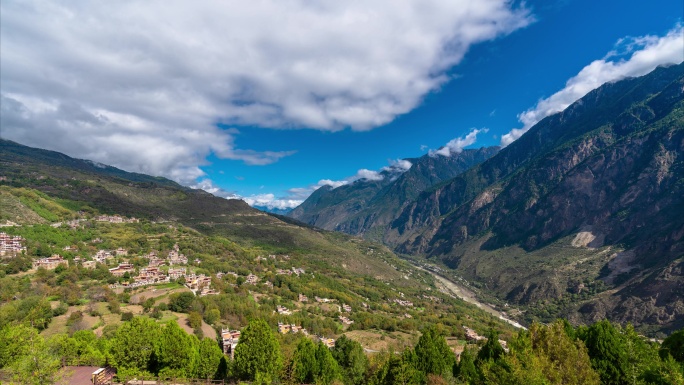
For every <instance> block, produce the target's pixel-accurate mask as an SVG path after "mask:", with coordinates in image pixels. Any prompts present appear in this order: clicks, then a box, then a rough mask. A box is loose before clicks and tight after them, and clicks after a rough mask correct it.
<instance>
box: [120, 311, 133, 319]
mask: <svg viewBox="0 0 684 385" xmlns="http://www.w3.org/2000/svg"><path fill="white" fill-rule="evenodd" d="M132 319H133V313H131V312H130V311H127V312H123V313H121V320H122V321H124V322H125V321H130V320H132Z"/></svg>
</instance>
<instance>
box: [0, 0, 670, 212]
mask: <svg viewBox="0 0 684 385" xmlns="http://www.w3.org/2000/svg"><path fill="white" fill-rule="evenodd" d="M286 3H287V5H288V6H289V8H288V9H287V10H284V9H279V8H278V7H279V6H280V5H274V4H273V3H269V2H268V1H266V2H264V4H266V5H265V6H263V7H262V8H261V9H260V10H258V11H255V10H254V9H242V8H239V7H241V6H240V5H238V4H240V2H227V4H228V7H229V8H228V9H214V8H213V7H215V6H216V3H209V2H208V3H207V4H203V5H202V6H196V7H191V8H190V9H187V8H185V7H187V6H186V5H184V4H183V2H174V1H172V2H155V1H151V2H147V3H144V4H140V5H138V6H136V7H135V8H134V9H128V10H127V9H123V10H117V11H116V12H114V14H113V15H112V10H110V9H106V6H105V7H103V6H101V5H92V4H90V3H89V2H85V1H84V2H81V1H74V2H59V1H55V2H52V3H51V4H52V7H44V6H43V7H41V4H40V3H32V2H31V1H29V2H27V3H24V4H22V3H21V2H13V1H8V2H3V3H2V9H1V11H2V13H0V17H1V18H2V20H0V21H1V23H0V28H2V29H1V33H2V34H1V37H2V45H0V49H1V50H2V51H1V52H0V53H2V56H1V58H0V60H2V62H1V63H0V64H1V65H2V66H1V67H0V68H2V71H1V79H0V80H2V82H1V83H0V91H1V92H2V97H3V115H2V131H0V133H1V134H2V136H3V137H4V138H9V139H12V140H16V141H18V142H20V143H23V144H27V145H34V146H38V147H43V148H49V149H53V150H57V151H62V152H65V153H67V154H69V155H72V156H77V157H81V158H87V159H93V160H96V161H99V162H102V163H107V164H112V165H115V166H118V167H121V168H124V169H127V170H130V171H138V172H146V173H151V174H155V175H163V176H166V177H170V178H172V179H175V180H177V181H179V182H181V183H184V184H186V185H192V186H198V187H203V188H205V189H206V190H208V191H211V192H214V193H216V194H218V195H222V196H227V197H242V198H246V200H248V202H250V203H252V204H264V205H272V206H278V207H291V206H294V205H296V204H297V203H298V202H300V201H301V200H302V199H304V198H305V197H306V195H307V194H309V193H310V192H311V191H313V189H314V188H316V187H317V186H319V185H321V184H323V183H326V182H321V181H325V180H327V181H329V183H332V184H334V183H337V184H340V183H345V181H347V182H348V181H350V180H353V179H355V178H358V177H359V175H358V174H357V172H358V170H360V169H367V170H371V171H372V170H379V169H381V168H382V167H385V166H387V165H388V163H389V162H391V161H392V160H396V159H400V158H412V157H419V156H422V155H424V154H426V153H427V152H428V151H429V150H430V149H432V150H435V149H438V148H440V147H441V146H444V145H445V144H446V143H447V142H449V141H450V140H452V139H454V138H459V137H461V138H465V137H466V136H467V135H468V134H469V133H471V132H472V130H473V129H478V130H482V131H481V132H479V133H478V135H477V138H476V141H475V142H474V143H472V144H469V146H468V147H480V146H491V145H499V144H500V143H501V140H502V139H501V138H502V136H503V135H505V134H507V133H509V132H510V131H511V130H512V129H514V128H527V127H528V126H529V125H531V124H532V123H534V122H535V121H537V120H538V119H539V118H541V117H543V116H545V115H547V114H548V113H549V111H551V112H552V111H553V110H554V109H558V108H559V106H563V105H567V104H568V103H570V102H572V101H573V100H575V99H577V98H578V97H580V96H582V94H583V92H586V91H588V90H590V89H592V88H594V87H596V86H597V85H598V84H600V83H602V82H604V81H609V80H614V79H616V78H620V77H624V76H633V75H639V74H642V73H645V72H647V71H650V69H652V68H653V66H655V65H657V64H661V62H672V61H673V60H674V61H681V60H682V59H681V57H682V56H684V37H683V36H682V27H681V23H682V16H683V15H684V9H683V5H682V2H681V1H666V0H654V1H650V2H648V3H647V6H645V5H644V3H643V2H636V1H585V0H567V1H558V2H555V3H552V4H549V3H550V2H548V1H528V2H526V3H511V2H507V1H504V0H500V1H497V0H487V1H482V2H479V3H478V2H467V1H465V2H460V3H459V2H456V3H459V5H461V6H462V7H469V9H470V8H472V10H471V11H469V12H470V13H468V14H466V15H465V16H464V15H463V14H461V13H460V12H459V10H458V9H454V8H453V7H451V8H448V7H446V6H445V4H446V3H448V2H444V1H442V2H440V1H435V2H429V4H428V2H425V3H421V2H418V3H412V2H410V1H406V2H397V3H396V4H400V3H401V5H402V6H404V5H405V8H406V11H405V12H402V10H401V9H400V10H399V11H396V12H394V11H393V10H388V11H387V12H388V13H387V14H386V15H385V14H384V13H383V12H378V13H373V12H371V11H373V10H376V9H375V8H373V9H371V10H370V11H368V10H367V9H366V8H363V7H366V6H367V5H366V3H364V2H360V3H356V2H349V3H350V4H351V5H349V9H333V8H334V7H337V5H335V6H333V5H331V3H328V2H321V4H325V6H326V7H329V9H323V10H321V9H318V8H316V9H310V8H308V7H310V4H308V3H307V2H296V1H292V2H286ZM352 3H354V4H352ZM371 3H373V6H377V10H380V11H383V10H384V9H387V7H388V4H389V3H382V1H378V4H375V3H374V2H370V1H369V2H367V4H371ZM485 3H486V5H482V4H485ZM393 4H394V3H393ZM231 6H232V8H230V7H231ZM402 6H397V8H402ZM443 6H444V7H446V8H445V9H441V8H440V7H443ZM155 7H156V8H155ZM297 7H301V9H298V8H297ZM354 7H356V8H354ZM359 7H361V8H359ZM383 7H385V8H383ZM45 8H47V10H46V9H45ZM123 8H125V7H123ZM321 8H325V7H323V6H322V5H321ZM447 8H448V9H447ZM264 9H266V10H267V11H263V10H264ZM360 10H362V11H360ZM224 11H225V12H226V15H229V14H231V15H232V14H238V15H239V16H240V19H239V20H238V19H236V20H232V19H231V20H225V19H221V18H219V17H217V19H216V20H214V21H212V17H214V16H213V15H219V16H220V14H221V12H224ZM289 11H292V13H291V14H288V12H289ZM366 11H367V12H366ZM117 12H118V13H117ZM127 12H128V13H127ZM261 12H271V13H270V14H269V13H266V14H264V13H261ZM344 12H347V13H348V14H349V15H351V16H349V18H348V19H344V18H343V19H339V18H338V17H332V16H330V15H332V14H333V13H334V14H335V15H339V14H340V13H344ZM450 12H451V13H450ZM147 13H149V15H155V14H158V13H161V15H160V16H159V19H154V21H153V22H150V18H149V17H148V18H141V19H140V22H139V23H136V21H135V18H138V17H140V16H139V15H141V14H142V15H145V14H147ZM195 14H196V15H198V16H197V17H196V18H195V17H191V16H190V15H195ZM378 14H379V15H380V16H377V15H378ZM55 15H58V16H55ZM59 15H69V17H76V18H78V17H88V18H89V19H91V20H94V21H95V22H93V23H92V24H93V25H92V26H89V25H88V24H89V23H84V24H85V25H84V26H82V27H78V28H79V29H76V30H74V27H73V26H72V24H70V23H69V17H66V16H65V17H64V18H61V16H59ZM359 15H360V16H359ZM369 15H370V16H369ZM373 15H376V16H373ZM117 17H120V18H121V19H124V18H125V19H126V20H128V24H126V25H129V26H130V27H129V29H128V30H125V31H124V33H123V34H120V33H118V32H119V31H117V28H118V25H117V24H116V19H117ZM150 17H152V18H154V17H153V16H150ZM226 17H228V16H226ZM269 17H273V19H269V20H273V24H274V26H273V30H269V29H268V28H266V29H263V28H262V29H259V28H260V27H253V26H254V25H257V24H259V25H264V24H266V25H268V24H269V22H267V21H265V20H264V18H269ZM373 17H379V19H377V20H375V19H373ZM108 18H111V19H113V21H112V25H111V26H110V27H111V29H109V30H108V25H107V22H106V20H107V19H108ZM364 18H369V19H370V20H371V21H374V23H373V24H379V25H378V26H377V27H375V29H374V28H373V27H371V26H369V24H367V23H363V22H361V23H359V22H358V20H364ZM131 19H133V21H131ZM290 19H292V20H293V22H292V24H290V22H289V21H288V20H290ZM197 20H200V21H197ZM276 20H277V21H276ZM340 20H342V21H340ZM349 20H351V22H349ZM98 21H101V22H98ZM222 21H225V24H226V25H238V26H239V28H240V29H229V27H226V26H225V25H224V24H223V23H222ZM380 21H382V22H380ZM433 21H434V22H433ZM243 22H244V24H240V23H243ZM376 22H377V23H376ZM196 23H202V28H201V29H200V30H201V31H202V32H196V31H197V30H198V28H197V24H196ZM355 23H357V24H355ZM301 24H306V25H307V26H309V27H308V28H305V29H300V28H301V27H299V26H300V25H301ZM433 24H434V25H433ZM169 26H171V27H173V28H169ZM328 26H330V27H328ZM346 26H348V27H346ZM359 26H360V28H359ZM90 27H92V28H93V29H92V30H89V29H88V28H90ZM95 27H97V29H95ZM227 28H228V29H227ZM235 28H238V27H235ZM278 28H280V29H279V30H277V29H278ZM345 28H349V29H351V28H358V31H357V30H354V31H351V30H348V29H345ZM365 28H368V29H367V30H366V29H365ZM394 28H396V29H394ZM406 30H409V31H408V32H407V31H406ZM414 30H415V31H416V32H415V33H414V32H411V31H414ZM454 30H458V32H453V31H454ZM92 31H96V32H92ZM185 31H187V33H184V32H185ZM190 31H192V32H190ZM179 35H180V37H179ZM317 35H320V36H321V38H320V39H316V38H315V37H316V36H317ZM312 36H313V37H312ZM366 36H377V39H376V38H369V40H370V41H369V43H368V44H376V46H375V47H374V46H368V45H364V42H363V40H364V39H365V38H366ZM414 37H415V38H416V40H417V41H418V42H416V43H413V42H411V43H410V44H413V45H410V44H409V43H407V41H410V40H412V39H413V38H414ZM212 39H216V40H212ZM420 39H422V40H420ZM667 39H669V41H670V44H669V45H666V44H665V43H664V41H665V40H667ZM422 41H424V42H425V43H424V44H422V43H421V42H422ZM444 41H446V43H444ZM672 41H674V42H675V43H674V47H678V49H675V50H674V51H675V52H674V53H673V49H672V47H673V45H672ZM440 42H442V43H440ZM661 43H662V44H661ZM405 44H409V45H407V46H406V49H402V45H405ZM395 45H396V46H397V48H395V47H394V46H395ZM27 47H28V48H27ZM31 47H33V48H31ZM45 47H49V49H45ZM207 47H211V48H207ZM236 47H237V48H236ZM240 47H242V48H240ZM380 47H382V49H381V48H380ZM424 47H428V48H425V49H423V48H424ZM445 47H446V48H445ZM642 51H643V54H641V55H640V56H639V53H640V52H642ZM677 51H678V52H677ZM84 52H85V53H84ZM376 52H380V53H378V54H377V56H378V57H380V58H379V59H378V60H374V59H373V58H374V56H376ZM445 52H446V53H445ZM611 52H612V53H611ZM407 53H408V54H407ZM383 55H384V56H383ZM411 55H415V56H411ZM256 56H260V57H264V58H266V59H268V60H257V59H252V58H253V57H256ZM245 57H247V59H245ZM424 58H429V59H424ZM673 58H674V59H673ZM414 59H415V63H413V61H414ZM250 60H252V61H250ZM36 61H38V62H42V63H48V64H41V67H37V66H38V65H36V64H33V63H34V62H36ZM596 61H598V62H596ZM29 62H30V63H32V64H31V65H30V66H29V67H31V66H33V67H35V68H27V63H29ZM407 62H408V63H409V64H406V63H407ZM592 62H594V63H595V64H594V65H592V66H590V67H588V66H589V65H590V64H591V63H592ZM169 63H174V64H169ZM177 63H180V64H177ZM339 63H342V64H339ZM329 68H334V70H331V71H330V74H328V69H329ZM366 69H367V71H368V72H369V73H371V75H368V73H366V72H365V71H366ZM30 70H34V72H33V73H31V72H30ZM385 70H386V71H387V72H388V73H389V72H392V73H391V74H386V73H383V71H385ZM251 71H254V73H252V72H251ZM345 71H346V72H345ZM360 71H361V72H360ZM394 72H396V75H395V74H394ZM35 73H43V74H50V75H46V76H44V77H38V76H35ZM55 77H57V78H59V79H65V80H63V81H56V80H55ZM570 79H574V80H573V81H571V84H574V85H575V87H568V84H566V82H568V81H569V80H570ZM570 88H572V89H570ZM331 90H334V91H331ZM555 93H558V95H555V96H554V94H555ZM46 95H47V96H46ZM274 95H275V96H274ZM302 95H307V96H302ZM310 95H315V96H316V98H319V99H316V98H314V99H312V98H310V97H309V96H310ZM350 95H351V96H350ZM48 96H49V97H48ZM312 100H313V101H312ZM329 101H332V102H331V103H330V104H326V103H328V102H329ZM335 103H337V104H335ZM338 104H339V105H341V107H340V108H338V107H339V106H338ZM321 111H323V112H321ZM350 111H351V112H350ZM525 111H530V113H529V114H528V115H527V118H526V117H524V116H523V117H522V118H521V117H520V116H519V115H520V114H521V113H523V112H525ZM521 120H522V122H521ZM484 129H486V130H484ZM485 131H486V132H485ZM511 138H512V139H511V140H513V139H515V136H514V137H511ZM470 142H471V141H466V142H465V143H466V144H468V143H470ZM462 144H463V143H461V144H458V145H455V146H456V147H455V151H457V150H458V149H460V148H462V147H463V146H462ZM355 175H357V176H355Z"/></svg>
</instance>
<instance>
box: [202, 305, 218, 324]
mask: <svg viewBox="0 0 684 385" xmlns="http://www.w3.org/2000/svg"><path fill="white" fill-rule="evenodd" d="M220 319H221V311H219V309H216V308H214V309H209V310H208V311H207V312H206V313H204V320H205V321H207V323H208V324H209V325H213V324H215V323H216V321H218V320H220Z"/></svg>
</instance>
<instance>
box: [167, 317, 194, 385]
mask: <svg viewBox="0 0 684 385" xmlns="http://www.w3.org/2000/svg"><path fill="white" fill-rule="evenodd" d="M197 345H199V344H198V343H197V341H196V338H195V337H194V336H190V335H188V333H186V332H185V330H183V329H181V328H180V326H178V323H176V322H175V321H172V322H169V323H168V324H166V326H164V327H163V328H162V331H161V337H160V339H159V344H158V345H157V360H158V365H159V367H158V369H159V374H160V375H161V376H163V377H181V378H188V377H191V376H192V375H193V373H194V369H195V365H196V363H197V360H198V358H199V357H198V349H197V348H198V346H197Z"/></svg>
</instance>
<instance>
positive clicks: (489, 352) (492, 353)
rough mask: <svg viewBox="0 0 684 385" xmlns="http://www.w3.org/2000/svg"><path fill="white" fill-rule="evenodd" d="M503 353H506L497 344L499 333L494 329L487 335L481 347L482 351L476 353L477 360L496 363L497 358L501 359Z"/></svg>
mask: <svg viewBox="0 0 684 385" xmlns="http://www.w3.org/2000/svg"><path fill="white" fill-rule="evenodd" d="M505 353H506V352H505V351H504V349H503V347H502V346H501V344H500V343H499V333H498V332H497V331H496V330H494V329H490V330H489V332H488V333H487V342H485V344H484V345H483V346H482V349H480V351H479V352H478V353H477V360H478V361H487V360H494V361H496V360H498V359H499V358H501V357H503V355H504V354H505Z"/></svg>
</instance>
